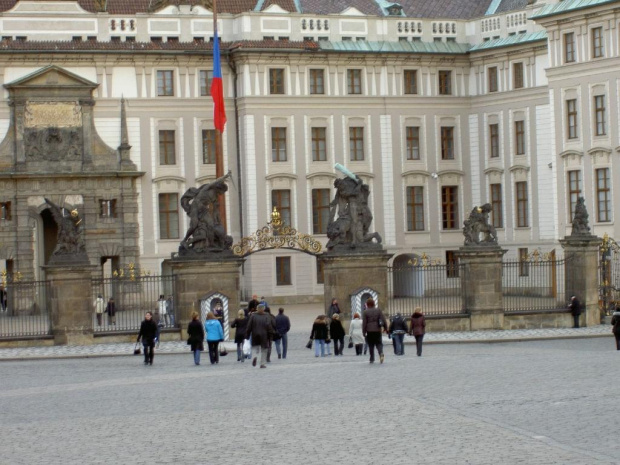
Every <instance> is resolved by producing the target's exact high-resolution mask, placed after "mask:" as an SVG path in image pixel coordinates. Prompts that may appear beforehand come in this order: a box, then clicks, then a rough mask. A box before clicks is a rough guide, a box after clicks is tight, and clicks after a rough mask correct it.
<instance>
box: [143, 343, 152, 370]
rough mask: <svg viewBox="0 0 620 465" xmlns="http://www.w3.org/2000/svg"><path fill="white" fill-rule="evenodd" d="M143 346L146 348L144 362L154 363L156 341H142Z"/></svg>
mask: <svg viewBox="0 0 620 465" xmlns="http://www.w3.org/2000/svg"><path fill="white" fill-rule="evenodd" d="M142 347H143V348H144V363H150V364H151V365H152V364H153V357H155V343H154V342H147V341H142Z"/></svg>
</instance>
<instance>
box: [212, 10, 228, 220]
mask: <svg viewBox="0 0 620 465" xmlns="http://www.w3.org/2000/svg"><path fill="white" fill-rule="evenodd" d="M216 37H217V38H218V39H216ZM213 38H214V40H219V35H218V34H217V0H213ZM220 63H221V60H220ZM222 176H224V150H223V140H222V133H221V132H220V131H218V130H216V131H215V177H216V178H220V177H222ZM219 204H220V220H221V222H222V226H223V227H224V230H226V229H227V227H226V195H225V194H220V198H219Z"/></svg>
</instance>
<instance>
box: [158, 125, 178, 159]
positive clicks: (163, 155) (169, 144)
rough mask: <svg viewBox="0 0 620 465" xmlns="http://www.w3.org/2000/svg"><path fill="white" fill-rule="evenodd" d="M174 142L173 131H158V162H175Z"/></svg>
mask: <svg viewBox="0 0 620 465" xmlns="http://www.w3.org/2000/svg"><path fill="white" fill-rule="evenodd" d="M175 149H176V144H175V141H174V131H173V130H169V129H167V130H164V131H159V164H160V165H174V164H176V162H177V161H176V153H175Z"/></svg>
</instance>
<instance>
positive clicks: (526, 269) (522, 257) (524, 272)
mask: <svg viewBox="0 0 620 465" xmlns="http://www.w3.org/2000/svg"><path fill="white" fill-rule="evenodd" d="M528 257H529V253H528V250H527V249H526V248H520V249H519V276H529V275H530V263H529V260H528Z"/></svg>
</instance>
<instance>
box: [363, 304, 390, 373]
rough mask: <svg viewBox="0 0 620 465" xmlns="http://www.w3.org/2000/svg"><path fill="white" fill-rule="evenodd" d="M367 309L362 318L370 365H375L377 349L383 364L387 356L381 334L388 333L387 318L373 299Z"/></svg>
mask: <svg viewBox="0 0 620 465" xmlns="http://www.w3.org/2000/svg"><path fill="white" fill-rule="evenodd" d="M366 307H367V308H366V310H365V311H364V315H363V316H362V331H363V333H364V337H365V338H366V342H367V343H368V350H369V351H370V363H375V347H376V348H377V352H378V353H379V361H380V363H383V360H384V358H385V356H384V355H383V340H382V339H381V334H382V333H383V332H384V331H387V329H386V321H385V317H384V316H383V312H382V311H381V310H380V309H379V308H378V307H375V301H374V300H373V299H372V298H370V299H368V300H367V301H366Z"/></svg>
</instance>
